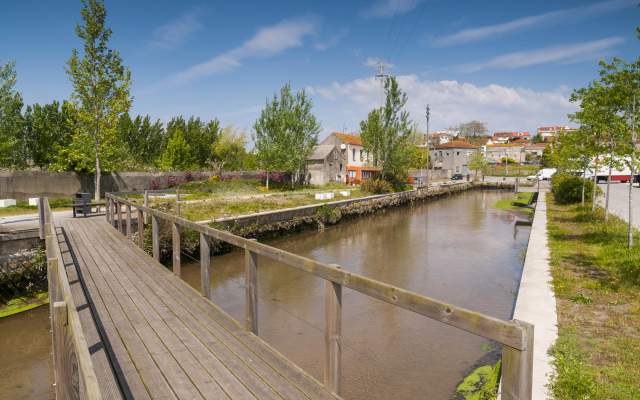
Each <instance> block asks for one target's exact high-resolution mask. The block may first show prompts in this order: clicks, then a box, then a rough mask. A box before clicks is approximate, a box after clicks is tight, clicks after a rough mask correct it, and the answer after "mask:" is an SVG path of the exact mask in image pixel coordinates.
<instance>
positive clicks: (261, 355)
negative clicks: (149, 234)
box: [105, 224, 338, 399]
mask: <svg viewBox="0 0 640 400" xmlns="http://www.w3.org/2000/svg"><path fill="white" fill-rule="evenodd" d="M105 226H107V227H108V225H106V224H105ZM107 232H108V234H109V235H111V236H112V237H114V238H115V237H118V236H117V235H119V234H118V233H117V232H116V231H115V230H114V229H108V230H107ZM113 235H115V236H113ZM124 247H125V248H126V250H127V251H129V253H130V258H132V259H135V260H136V262H140V264H141V265H140V268H141V269H144V268H151V269H152V270H151V271H150V272H149V274H148V275H149V277H151V278H152V279H160V278H159V274H158V271H157V269H158V268H156V267H155V266H154V265H150V266H148V265H147V264H146V263H144V260H147V259H148V255H147V254H146V253H144V252H143V251H142V250H140V249H139V248H137V247H136V246H133V245H127V246H124ZM141 261H142V262H141ZM158 267H160V266H159V265H158ZM162 275H163V276H164V278H165V279H168V280H169V281H170V282H171V283H172V287H171V288H168V289H169V290H170V292H168V297H170V298H171V299H172V300H176V301H178V302H180V303H182V304H183V305H184V307H185V309H186V310H188V312H190V313H192V315H193V316H194V317H195V318H196V319H197V320H199V321H203V317H204V316H206V317H207V318H208V319H209V321H211V323H208V324H207V327H208V328H209V329H210V330H211V329H213V330H215V329H218V330H216V331H215V334H216V335H220V339H221V340H222V341H223V342H224V344H225V345H228V346H230V348H231V349H232V351H234V352H240V353H241V354H242V353H244V354H246V353H247V352H249V354H248V357H250V359H251V358H253V360H254V363H252V364H253V366H258V367H261V369H260V373H261V374H265V373H266V374H268V375H269V379H271V380H272V379H273V378H274V374H275V375H276V376H275V378H276V379H277V380H279V381H280V382H282V381H283V380H284V381H286V382H288V384H289V385H290V386H294V385H295V386H294V387H295V388H296V390H295V391H294V392H290V391H289V393H288V394H287V396H286V398H299V392H298V391H302V392H303V393H305V395H306V396H307V397H309V398H313V399H316V398H317V399H336V398H338V397H336V396H334V395H332V394H330V393H329V392H327V391H326V390H324V388H323V387H322V385H321V384H320V383H319V382H318V381H316V380H315V379H314V378H313V377H311V376H309V375H308V374H306V373H305V372H304V371H302V370H301V369H300V368H299V367H297V366H295V365H294V364H292V363H291V362H290V361H289V360H287V359H286V358H285V357H284V356H282V355H281V354H279V353H278V352H277V351H276V350H274V349H272V348H271V347H270V346H268V345H267V344H266V343H265V342H263V341H261V340H260V339H259V338H257V337H256V336H254V335H251V334H248V333H247V332H245V331H244V330H243V329H242V328H241V327H240V326H239V324H238V322H237V321H235V320H233V319H232V318H231V317H230V316H228V315H227V314H226V313H224V312H223V311H222V310H220V309H219V308H218V307H217V306H216V305H215V304H213V303H211V302H203V301H202V300H203V299H202V296H201V295H200V294H199V293H198V292H197V291H196V290H195V289H193V288H192V287H190V286H189V285H187V284H186V283H185V282H182V281H181V280H179V279H178V278H177V277H176V276H174V275H173V274H171V273H170V272H169V271H168V270H167V269H166V268H164V267H162ZM216 326H219V328H216ZM245 357H246V355H245ZM264 367H266V368H264ZM279 388H280V387H279V386H278V389H279ZM296 393H297V395H296Z"/></svg>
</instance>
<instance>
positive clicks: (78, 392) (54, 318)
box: [38, 197, 102, 400]
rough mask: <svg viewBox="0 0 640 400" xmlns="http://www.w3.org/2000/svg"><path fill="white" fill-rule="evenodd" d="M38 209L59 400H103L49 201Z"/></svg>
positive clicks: (41, 203)
mask: <svg viewBox="0 0 640 400" xmlns="http://www.w3.org/2000/svg"><path fill="white" fill-rule="evenodd" d="M38 207H39V208H41V211H40V215H41V216H42V218H41V220H40V224H41V225H42V226H44V228H43V230H44V234H45V252H46V256H47V279H48V281H49V302H50V312H51V327H52V333H53V366H54V377H55V382H56V385H55V386H56V398H58V399H67V398H80V399H90V400H100V399H102V395H101V393H100V387H99V386H98V379H97V377H96V373H95V370H94V367H93V362H92V361H91V356H90V354H89V347H88V345H87V340H86V338H85V337H84V333H83V330H82V325H81V323H80V316H79V315H78V311H77V308H76V305H75V302H74V300H73V295H72V293H71V285H70V284H69V278H68V277H67V272H66V270H65V268H64V261H63V259H62V252H61V251H60V246H59V244H58V236H57V232H56V229H55V224H54V221H53V213H52V212H51V207H50V206H49V199H48V198H46V197H44V198H41V200H40V201H39V202H38ZM74 361H75V362H77V366H75V365H73V364H74Z"/></svg>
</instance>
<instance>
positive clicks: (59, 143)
mask: <svg viewBox="0 0 640 400" xmlns="http://www.w3.org/2000/svg"><path fill="white" fill-rule="evenodd" d="M24 120H25V127H24V129H25V135H26V138H27V148H28V153H29V158H30V160H31V162H32V163H33V165H35V166H36V167H39V168H41V169H43V168H49V167H50V166H51V165H52V164H53V163H54V162H55V159H56V155H57V154H58V152H60V151H62V150H63V149H64V148H66V147H68V146H69V145H70V144H71V137H72V132H74V130H75V110H74V107H73V104H71V103H69V102H67V101H65V102H63V103H62V104H60V103H59V102H57V101H54V102H52V103H51V104H44V105H41V104H34V105H31V106H27V108H26V110H25V113H24Z"/></svg>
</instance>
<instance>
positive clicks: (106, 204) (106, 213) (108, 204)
mask: <svg viewBox="0 0 640 400" xmlns="http://www.w3.org/2000/svg"><path fill="white" fill-rule="evenodd" d="M105 196H108V195H107V194H105ZM104 217H105V218H106V219H107V222H111V199H110V198H109V197H105V199H104Z"/></svg>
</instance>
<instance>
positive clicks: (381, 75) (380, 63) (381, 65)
mask: <svg viewBox="0 0 640 400" xmlns="http://www.w3.org/2000/svg"><path fill="white" fill-rule="evenodd" d="M388 76H389V74H385V72H384V62H383V61H382V60H378V73H377V74H376V75H375V77H376V79H380V84H381V86H382V101H381V102H380V104H381V105H384V80H385V78H386V77H388Z"/></svg>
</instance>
